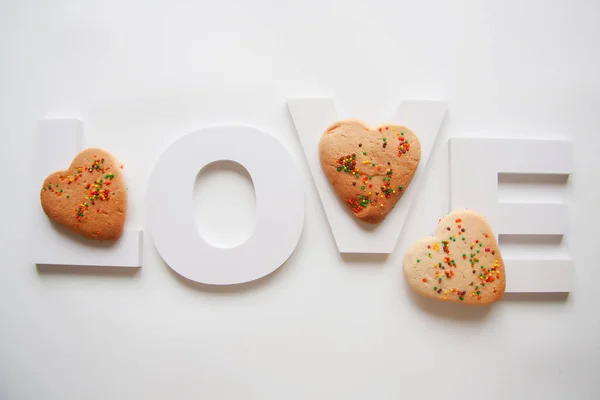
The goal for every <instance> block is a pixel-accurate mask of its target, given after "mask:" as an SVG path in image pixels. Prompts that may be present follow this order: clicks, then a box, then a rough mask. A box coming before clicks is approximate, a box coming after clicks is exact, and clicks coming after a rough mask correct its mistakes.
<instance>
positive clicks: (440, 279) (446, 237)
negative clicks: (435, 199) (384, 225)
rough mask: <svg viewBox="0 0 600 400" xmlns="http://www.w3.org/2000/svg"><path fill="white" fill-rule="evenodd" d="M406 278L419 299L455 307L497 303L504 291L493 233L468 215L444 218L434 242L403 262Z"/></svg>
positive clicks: (416, 247) (422, 243)
mask: <svg viewBox="0 0 600 400" xmlns="http://www.w3.org/2000/svg"><path fill="white" fill-rule="evenodd" d="M404 275H405V277H406V279H407V280H408V283H409V284H410V286H411V287H412V288H413V289H414V290H415V291H416V292H417V293H419V294H421V295H424V296H427V297H430V298H433V299H437V300H446V301H451V302H456V303H466V304H486V303H494V302H496V301H499V300H501V299H502V297H503V296H504V290H505V288H506V274H505V272H504V261H503V260H502V254H500V249H499V248H498V242H497V241H496V238H495V236H494V234H493V232H492V228H491V227H490V225H489V224H488V223H487V221H486V219H485V218H484V217H483V216H481V215H479V214H477V213H476V212H474V211H470V210H461V211H454V212H452V213H450V214H448V215H446V216H445V217H444V218H442V219H441V220H440V221H439V224H438V229H437V232H436V234H435V236H428V237H424V238H422V239H420V240H419V241H417V242H416V243H415V244H413V245H412V247H411V248H410V249H408V251H407V252H406V254H405V256H404Z"/></svg>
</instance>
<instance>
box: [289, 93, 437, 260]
mask: <svg viewBox="0 0 600 400" xmlns="http://www.w3.org/2000/svg"><path fill="white" fill-rule="evenodd" d="M287 103H288V108H289V110H290V113H291V115H292V118H293V120H294V124H295V125H296V131H297V133H298V136H299V137H300V142H301V143H302V147H303V148H304V154H305V155H306V160H307V162H308V166H309V167H310V171H311V173H312V176H313V179H314V181H315V184H316V186H317V190H318V192H319V196H320V197H321V202H322V203H323V208H324V209H325V214H326V216H327V219H328V220H329V225H330V227H331V231H332V233H333V237H334V239H335V242H336V244H337V247H338V250H339V251H340V253H380V254H390V253H391V252H393V251H394V247H395V246H396V242H397V241H398V236H399V235H400V232H401V231H402V229H403V226H404V221H405V220H406V217H407V216H408V212H409V211H410V208H411V205H412V203H413V201H414V199H415V197H416V196H417V194H418V191H419V186H420V183H421V181H422V179H423V174H424V171H425V170H426V169H427V164H428V161H429V156H430V155H431V151H432V149H433V145H434V144H435V141H436V139H437V136H438V133H439V130H440V126H441V124H442V121H443V120H444V116H445V115H446V103H444V102H438V101H406V102H402V103H401V104H400V106H399V107H398V110H397V112H396V115H395V117H394V118H393V121H391V122H395V123H399V124H402V125H406V126H407V127H409V128H410V129H411V130H412V131H413V132H414V133H415V134H416V135H417V136H418V137H419V141H420V142H421V161H420V163H419V167H418V168H417V171H416V173H415V176H414V177H413V180H412V182H411V183H410V186H409V188H408V190H407V191H406V192H405V193H404V195H403V196H402V198H401V199H400V200H399V201H398V203H397V204H396V206H395V207H394V210H393V211H392V212H391V213H390V214H389V215H388V216H387V218H386V219H385V220H383V222H381V224H379V225H378V226H377V227H373V226H371V225H368V224H366V223H363V222H361V221H358V220H356V218H354V217H353V216H352V215H351V213H350V212H348V210H347V209H346V207H344V206H343V205H342V204H341V203H340V200H339V199H338V198H337V196H336V194H335V191H334V190H333V188H332V187H331V185H330V183H329V182H328V181H327V177H326V176H325V174H324V173H323V171H322V170H321V163H320V162H319V140H320V138H321V135H322V134H323V132H325V130H326V129H327V127H328V126H329V125H331V124H333V123H334V122H336V121H338V120H339V119H340V118H339V117H338V114H337V112H336V109H335V105H334V104H333V101H332V100H331V99H328V98H321V99H313V98H300V99H288V101H287ZM373 125H376V124H373Z"/></svg>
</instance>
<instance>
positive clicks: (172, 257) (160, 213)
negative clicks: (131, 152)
mask: <svg viewBox="0 0 600 400" xmlns="http://www.w3.org/2000/svg"><path fill="white" fill-rule="evenodd" d="M221 160H231V161H235V162H237V163H239V164H241V165H243V166H244V167H245V168H246V169H247V170H248V173H249V174H250V176H251V177H252V181H253V183H254V191H255V193H256V227H255V230H254V233H253V234H252V236H251V237H250V238H249V239H248V240H247V241H246V242H244V243H242V244H240V245H239V246H236V247H233V248H218V247H214V246H212V245H210V244H208V243H207V242H206V241H205V240H204V239H203V238H202V237H201V236H200V234H199V232H198V230H197V229H196V226H195V222H194V218H193V216H192V215H193V213H194V203H193V190H194V181H195V178H196V175H197V174H198V172H199V171H200V170H201V169H202V168H204V167H205V166H206V165H208V164H210V163H212V162H214V161H221ZM147 196H148V204H149V216H148V224H149V228H150V229H149V230H150V234H151V235H152V239H153V241H154V245H155V246H156V249H157V250H158V253H159V254H160V256H161V257H162V258H163V260H164V261H165V262H166V263H167V264H168V265H169V267H171V268H172V269H173V270H174V271H175V272H177V273H179V274H180V275H183V276H184V277H186V278H188V279H190V280H193V281H196V282H200V283H205V284H213V285H231V284H237V283H243V282H249V281H252V280H255V279H259V278H262V277H264V276H266V275H268V274H270V273H271V272H273V271H275V270H276V269H277V268H279V267H280V266H281V265H282V264H283V263H284V262H285V261H286V260H287V259H288V258H289V256H290V255H291V254H292V252H293V251H294V249H295V248H296V246H297V244H298V241H299V240H300V235H301V233H302V228H303V224H304V190H303V187H302V181H301V176H300V170H299V168H298V166H297V165H296V163H295V161H294V159H293V157H292V155H291V154H290V153H289V152H288V151H287V150H286V149H285V148H284V147H283V146H282V145H281V143H280V142H279V141H278V140H277V139H275V138H274V137H272V136H270V135H269V134H267V133H265V132H262V131H260V130H258V129H255V128H252V127H249V126H243V125H241V126H240V125H223V126H213V127H209V128H206V129H202V130H200V131H197V132H194V133H190V134H188V135H185V136H184V137H182V138H180V139H178V140H177V141H176V142H175V143H173V144H171V145H170V146H169V148H167V150H165V152H164V153H163V154H162V155H161V157H160V158H159V160H158V162H157V163H156V165H155V166H154V170H153V171H152V175H151V176H150V180H149V186H148V194H147Z"/></svg>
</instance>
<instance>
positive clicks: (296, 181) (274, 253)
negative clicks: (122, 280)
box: [32, 99, 572, 291]
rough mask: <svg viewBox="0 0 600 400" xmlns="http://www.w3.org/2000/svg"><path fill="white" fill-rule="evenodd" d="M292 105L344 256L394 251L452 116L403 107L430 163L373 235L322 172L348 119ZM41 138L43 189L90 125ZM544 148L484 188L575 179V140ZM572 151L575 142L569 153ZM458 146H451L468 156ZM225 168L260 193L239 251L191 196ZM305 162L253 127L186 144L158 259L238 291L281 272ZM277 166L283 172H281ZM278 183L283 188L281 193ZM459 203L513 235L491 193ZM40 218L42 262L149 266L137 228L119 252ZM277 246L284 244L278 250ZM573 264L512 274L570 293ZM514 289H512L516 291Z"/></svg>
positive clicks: (158, 231) (320, 102) (166, 195)
mask: <svg viewBox="0 0 600 400" xmlns="http://www.w3.org/2000/svg"><path fill="white" fill-rule="evenodd" d="M288 107H289V110H290V114H291V116H292V118H293V121H294V124H295V127H296V131H297V133H298V136H299V138H300V142H301V144H302V147H303V149H304V153H305V155H306V162H307V164H308V167H309V169H310V171H311V173H312V176H313V179H314V181H315V184H316V187H317V190H318V193H319V196H320V198H321V201H322V202H323V207H324V209H325V213H326V216H327V220H328V222H329V224H330V227H331V231H332V234H333V236H334V239H335V242H336V245H337V247H338V250H339V251H340V252H341V253H368V254H389V253H391V252H393V250H394V247H395V244H396V242H397V239H398V236H399V234H400V233H401V231H402V229H403V226H404V222H405V220H406V217H407V215H408V212H409V211H410V208H411V205H412V203H413V202H414V200H415V198H416V196H418V192H419V188H420V185H421V181H422V180H423V175H424V174H425V171H426V170H427V167H428V162H429V158H430V155H431V152H432V150H433V147H434V144H435V143H436V140H437V137H438V132H439V130H440V127H441V124H442V122H443V119H444V116H445V112H446V104H445V103H443V102H436V101H408V102H404V103H401V104H400V106H399V107H398V110H397V112H396V115H395V116H394V117H393V118H392V121H391V122H390V123H397V124H402V125H405V126H409V127H410V128H411V130H412V131H413V132H415V134H416V135H417V136H418V137H419V140H420V143H421V159H420V163H419V167H418V168H417V170H416V172H415V175H414V177H413V179H412V181H411V184H410V188H409V189H408V190H407V191H406V192H405V193H403V196H402V197H401V198H400V200H398V203H397V205H396V207H395V208H394V210H393V211H391V212H390V213H389V215H388V216H387V217H386V218H385V219H384V220H383V221H382V222H381V223H380V224H379V225H378V226H377V227H376V229H364V228H363V227H362V226H361V224H366V223H364V222H362V221H359V220H357V219H356V218H354V217H353V216H352V213H351V212H349V211H348V210H347V208H346V207H341V206H340V204H339V199H338V198H337V196H336V193H335V191H334V188H333V187H332V186H331V184H330V183H329V182H328V180H327V177H326V176H325V174H324V173H323V171H322V170H321V165H320V161H319V140H320V138H321V135H322V134H323V132H324V131H325V130H326V128H327V127H328V126H330V125H331V123H332V122H335V121H338V120H340V119H341V118H340V117H339V116H338V114H337V112H336V110H335V106H334V104H333V102H332V101H331V100H330V99H290V100H288ZM37 135H38V137H37V140H36V142H37V145H38V149H37V151H36V156H37V157H36V160H37V161H36V163H37V164H36V171H37V173H39V174H40V176H39V178H40V179H39V181H42V180H43V178H44V177H45V176H46V175H48V174H49V173H51V172H53V171H56V170H59V169H61V168H64V165H67V164H68V162H69V160H72V159H73V156H74V155H75V154H77V153H78V152H79V151H81V150H82V149H81V143H82V142H83V128H82V123H81V121H78V120H73V119H56V120H42V121H41V122H40V125H39V129H38V133H37ZM518 142H519V140H506V145H507V147H509V148H511V149H512V148H513V147H515V143H516V144H517V147H518ZM540 142H541V143H542V146H541V147H539V148H540V150H539V151H536V150H533V151H530V152H528V153H527V154H521V153H519V152H515V151H514V150H511V152H512V156H511V158H510V159H508V158H502V163H503V164H498V165H495V164H494V163H492V164H491V165H490V166H487V167H486V168H487V170H486V171H489V172H486V175H485V176H486V179H488V180H491V182H488V181H486V182H485V185H487V186H491V187H493V186H494V185H496V186H497V173H498V172H505V171H504V170H506V168H505V167H506V166H507V165H506V164H507V163H509V164H510V163H511V162H513V163H514V165H515V168H512V169H511V171H510V172H529V169H530V168H529V167H530V164H531V163H535V164H536V168H537V169H536V172H538V170H539V169H540V168H542V167H540V166H543V165H547V166H551V165H553V166H554V167H552V170H551V171H547V172H548V173H567V174H568V173H570V172H571V170H572V165H571V164H572V160H571V158H570V157H572V148H570V147H569V146H570V142H566V141H562V142H561V145H562V147H561V152H560V154H557V152H555V151H550V152H548V147H547V146H545V145H544V143H546V144H547V143H548V141H540ZM458 143H459V142H457V145H458ZM565 143H567V146H566V147H565ZM490 144H491V145H490V146H488V147H486V146H485V140H484V139H482V142H478V146H483V147H481V148H478V149H479V150H478V151H479V152H480V153H481V152H482V151H483V150H482V149H487V150H486V151H488V152H489V153H493V152H494V148H495V146H496V145H497V143H496V142H494V141H491V142H490ZM457 145H455V146H451V148H452V149H454V150H455V151H459V150H460V151H462V150H461V149H460V148H459V147H458V146H457ZM565 148H567V151H565ZM528 149H529V148H528ZM468 150H469V149H468V148H467V149H465V151H468ZM258 153H260V154H261V156H260V157H256V156H255V154H258ZM451 159H452V157H451ZM492 159H493V157H492ZM221 160H230V161H234V162H237V163H239V164H241V165H242V166H244V167H245V168H246V170H247V171H248V172H249V174H250V176H251V178H252V181H253V184H254V188H255V194H256V227H255V230H254V232H253V234H252V236H250V238H249V239H248V240H247V241H246V242H244V243H242V244H240V245H239V246H236V247H233V248H218V247H215V246H212V245H211V244H209V243H207V242H206V241H205V240H204V239H203V238H202V237H201V235H200V234H199V232H198V229H197V228H196V226H195V222H194V218H193V217H192V215H193V214H194V212H193V210H194V204H193V196H192V192H193V187H194V181H195V178H196V176H197V174H198V172H199V171H200V170H202V169H203V168H204V167H205V166H207V165H208V164H210V163H212V162H215V161H221ZM561 160H562V161H561ZM467 161H468V157H467V158H466V159H465V162H464V164H460V165H451V166H452V168H454V169H456V170H459V169H460V170H461V171H463V173H465V174H467V173H466V172H465V171H464V170H465V168H466V167H465V165H466V163H467ZM301 162H304V161H303V160H296V159H294V157H293V156H292V155H291V154H290V153H289V152H288V151H287V150H286V149H285V147H284V146H283V145H282V144H281V143H280V142H279V141H278V140H277V139H275V138H274V137H273V136H271V135H270V134H268V133H266V132H263V131H261V130H258V129H256V128H253V127H250V126H243V125H222V126H213V127H208V128H205V129H202V130H199V131H196V132H193V133H190V134H187V135H185V136H183V137H181V138H180V139H178V140H177V141H175V142H174V143H172V144H171V145H170V146H169V147H168V148H167V149H166V150H165V151H164V153H163V154H162V155H161V157H160V158H159V159H158V161H157V162H156V164H155V166H154V168H153V171H152V174H151V176H150V180H149V185H148V190H147V202H146V204H147V206H148V214H147V226H148V232H149V233H150V235H151V237H152V240H153V242H154V245H155V247H156V249H157V251H158V253H159V254H160V256H161V257H162V258H163V259H164V261H165V262H166V263H167V264H168V265H169V267H171V268H172V269H173V270H174V271H176V272H177V273H179V274H181V275H182V276H184V277H186V278H188V279H190V280H193V281H196V282H200V283H205V284H214V285H230V284H238V283H243V282H248V281H252V280H255V279H259V278H261V277H264V276H266V275H268V274H269V273H271V272H273V271H274V270H276V269H277V268H279V266H281V265H282V264H283V263H284V262H285V261H286V260H287V259H288V258H289V256H290V255H291V254H292V252H293V251H294V249H295V248H296V246H297V244H298V241H299V239H300V235H301V233H302V229H303V221H304V217H305V215H304V184H303V180H302V177H301V174H300V163H301ZM499 163H500V161H499ZM569 163H571V164H569ZM273 165H276V166H277V168H273V167H272V166H273ZM556 165H559V166H561V167H556ZM500 166H501V167H503V169H502V170H498V171H496V172H495V173H494V171H493V170H494V168H496V167H500ZM509 166H510V165H509ZM538 167H539V168H538ZM478 168H479V167H478ZM479 169H480V168H479ZM509 169H510V168H509ZM542 169H543V168H542ZM451 172H452V171H451ZM444 173H447V172H446V171H444ZM541 173H543V171H542V172H541ZM467 175H468V174H467ZM471 175H472V174H471ZM469 176H470V175H469ZM477 179H479V180H481V179H480V178H477ZM273 182H277V185H274V184H273ZM37 183H38V181H36V184H37ZM456 184H457V185H459V186H460V188H459V187H454V182H452V184H451V192H452V193H456V190H460V191H462V192H463V193H477V192H478V191H481V188H482V184H481V182H480V183H479V184H478V185H477V187H475V188H473V189H470V188H469V187H468V185H466V184H465V183H464V182H463V181H462V180H461V179H459V178H457V180H456ZM487 186H486V187H487ZM129 195H133V196H135V195H136V193H129ZM452 199H453V201H452V205H451V206H452V208H454V209H457V208H473V209H481V210H483V212H484V213H485V214H486V215H488V216H491V218H490V223H491V225H492V226H500V229H499V232H496V233H500V234H506V233H512V232H511V225H510V224H508V223H506V221H504V222H503V223H501V224H496V221H495V220H494V219H496V218H499V217H503V216H504V214H505V212H501V213H496V212H494V211H495V210H496V209H497V208H498V207H500V208H501V209H502V210H506V209H507V208H506V206H505V205H502V204H500V203H498V202H497V199H496V198H495V197H494V196H488V195H487V194H486V197H485V198H484V197H482V196H477V195H475V197H473V198H472V199H469V198H468V196H457V195H453V197H452ZM38 211H39V212H38V215H36V220H35V229H34V231H33V234H32V236H33V239H34V241H33V254H34V259H35V262H36V264H60V265H95V266H105V267H112V266H120V267H140V266H141V265H142V251H141V250H142V231H140V230H134V229H131V228H130V227H128V224H126V225H125V230H124V232H123V234H122V236H121V237H120V239H119V240H118V241H116V242H115V243H114V244H111V245H110V246H108V245H104V244H103V243H100V244H93V245H91V244H90V243H88V242H86V241H84V240H73V239H72V237H69V236H67V235H64V234H62V233H61V232H58V231H57V230H56V228H55V227H54V226H53V225H52V224H51V223H50V221H49V220H48V218H47V217H46V216H45V215H44V213H43V211H42V210H41V208H40V210H38ZM557 212H558V213H559V214H564V213H565V210H564V209H562V208H561V209H557V208H555V207H549V208H544V207H541V208H539V209H538V210H537V212H536V214H535V217H536V221H537V220H538V219H539V220H540V221H542V220H543V219H547V220H550V219H554V220H556V219H557V218H559V219H560V218H561V215H558V216H557V214H556V213H557ZM545 213H546V214H545ZM550 213H552V214H550ZM544 214H545V215H544ZM512 220H513V221H515V224H516V225H518V226H517V227H518V229H519V232H518V233H519V234H528V233H529V232H527V231H526V228H524V225H525V223H523V222H522V221H521V219H520V218H514V219H512ZM534 226H535V229H536V232H530V233H531V234H539V233H540V232H539V231H540V230H541V231H543V230H544V229H546V228H548V229H552V232H551V233H552V234H557V233H558V234H562V233H563V230H564V226H556V224H555V225H552V226H547V227H545V226H541V225H540V224H539V223H535V224H534ZM542 233H544V232H542ZM549 233H550V232H549ZM274 243H276V244H277V245H276V246H274V245H273V244H274ZM248 260H251V261H252V262H248ZM506 261H507V266H506V267H507V269H510V262H509V261H508V260H506ZM521 264H523V263H521ZM556 265H558V264H556ZM565 265H566V264H565V263H563V264H561V265H560V266H558V267H556V268H555V269H554V270H552V271H550V273H549V272H548V270H547V269H546V270H544V272H543V273H540V271H541V268H542V263H541V262H538V261H535V260H534V262H533V263H532V267H531V268H529V269H528V268H527V267H526V265H521V266H520V267H522V269H523V271H526V272H524V273H523V274H521V275H523V276H522V277H521V278H519V273H515V272H514V271H510V272H509V274H511V282H512V281H513V278H512V277H513V276H515V279H514V280H516V281H517V287H518V288H519V290H523V291H532V290H530V289H532V286H534V285H533V284H531V283H526V282H531V280H530V279H528V277H527V276H525V275H527V274H537V273H540V274H541V275H545V276H548V275H550V276H554V277H556V278H552V279H548V283H547V284H546V285H538V286H537V287H533V291H557V290H558V291H561V290H565V289H566V290H570V287H566V286H565V285H562V286H561V287H558V286H560V285H558V284H557V282H558V281H561V282H568V281H569V280H568V279H567V280H565V279H563V278H565V275H568V273H566V272H565V271H567V270H569V271H570V269H571V268H569V269H566V268H564V267H565ZM553 274H554V275H553ZM569 274H570V272H569ZM528 285H529V286H528ZM507 291H511V290H510V288H509V287H507Z"/></svg>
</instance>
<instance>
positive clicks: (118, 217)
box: [40, 148, 127, 240]
mask: <svg viewBox="0 0 600 400" xmlns="http://www.w3.org/2000/svg"><path fill="white" fill-rule="evenodd" d="M40 199H41V203H42V208H43V209H44V212H45V213H46V215H47V216H48V217H49V218H50V219H52V220H53V221H56V222H58V223H60V224H62V225H64V226H66V227H67V228H69V229H71V230H72V231H74V232H77V233H78V234H80V235H83V236H85V237H88V238H91V239H97V240H116V239H118V238H119V237H120V236H121V234H122V233H123V227H124V225H125V218H126V213H127V190H126V186H125V179H124V177H123V173H122V171H121V167H120V164H119V162H118V160H117V159H116V158H115V157H114V156H113V155H112V154H110V153H109V152H107V151H105V150H102V149H94V148H90V149H86V150H83V151H82V152H80V153H79V154H78V155H77V156H76V157H75V159H73V162H72V163H71V165H70V166H69V169H68V170H66V171H57V172H54V173H53V174H50V175H49V176H48V177H47V178H46V179H45V180H44V186H43V187H42V189H41V191H40Z"/></svg>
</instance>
